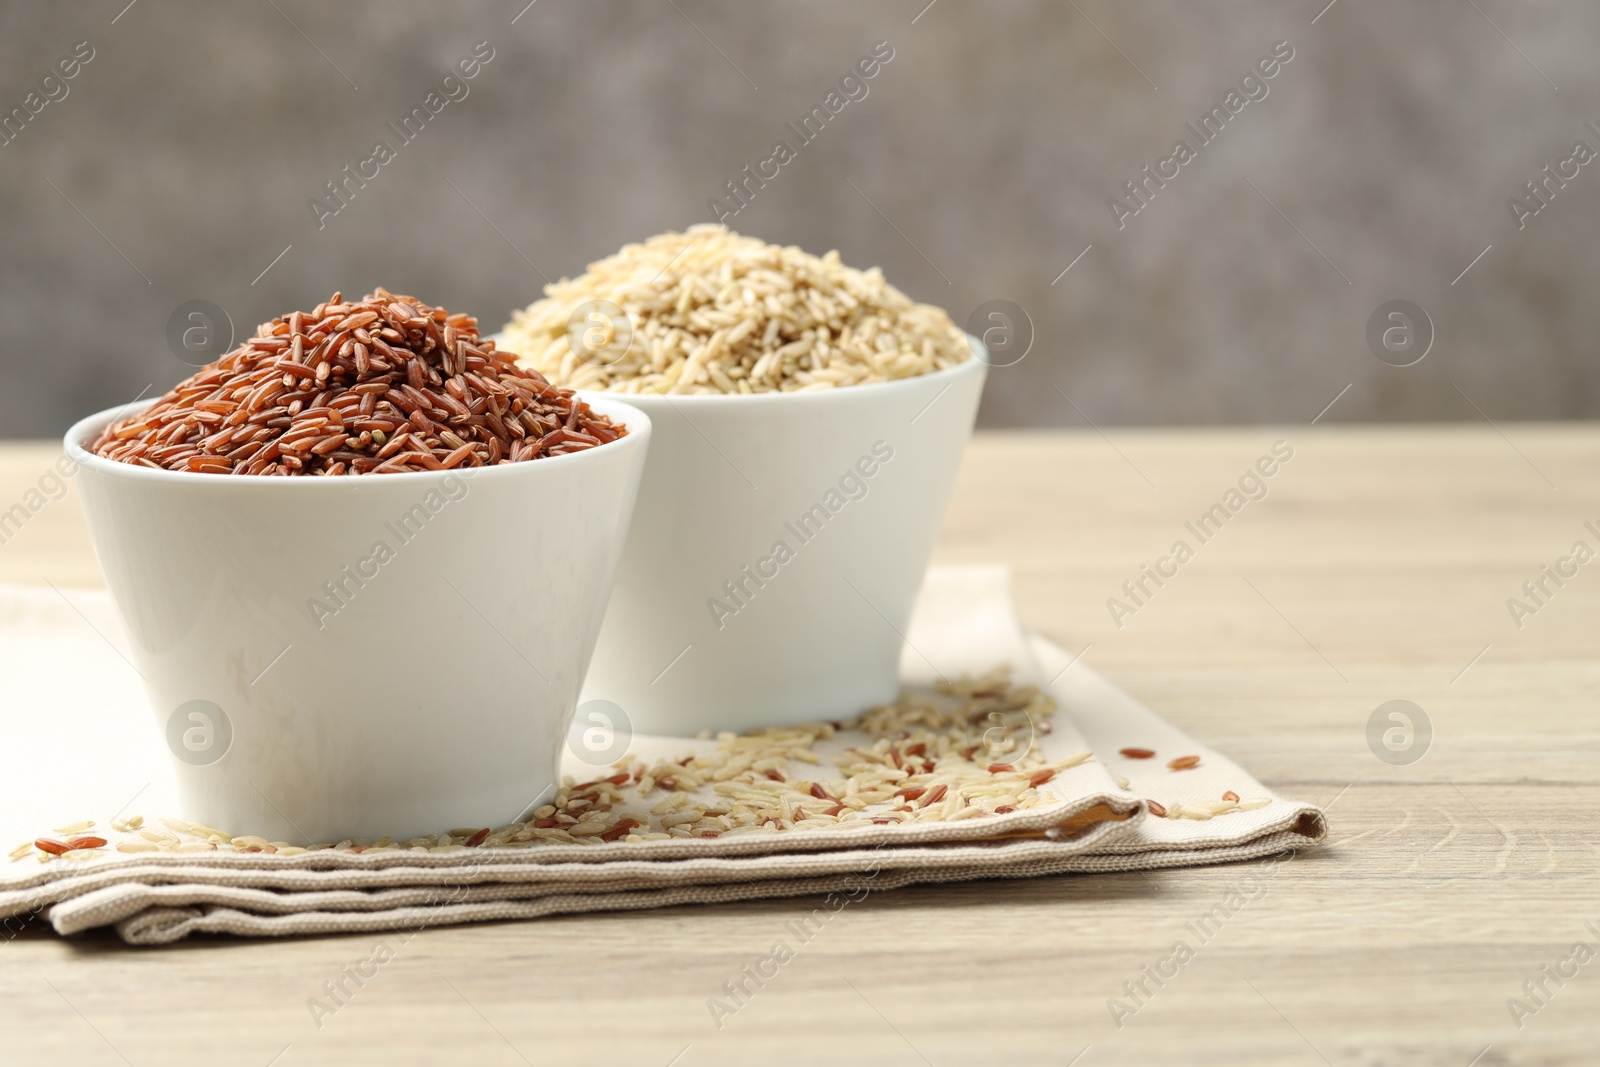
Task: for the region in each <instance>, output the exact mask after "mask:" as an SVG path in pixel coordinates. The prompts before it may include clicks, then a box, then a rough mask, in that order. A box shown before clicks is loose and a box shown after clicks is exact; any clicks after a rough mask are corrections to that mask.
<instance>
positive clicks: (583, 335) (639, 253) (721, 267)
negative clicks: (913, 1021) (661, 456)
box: [501, 225, 972, 394]
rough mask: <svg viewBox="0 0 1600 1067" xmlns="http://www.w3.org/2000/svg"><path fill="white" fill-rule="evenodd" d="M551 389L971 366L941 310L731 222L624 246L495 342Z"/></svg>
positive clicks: (716, 385)
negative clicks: (740, 230)
mask: <svg viewBox="0 0 1600 1067" xmlns="http://www.w3.org/2000/svg"><path fill="white" fill-rule="evenodd" d="M501 336H502V339H503V343H504V345H505V347H506V348H508V349H511V350H512V351H515V352H519V353H521V356H520V358H521V360H522V363H523V364H524V365H525V366H529V367H532V368H534V369H535V370H537V371H539V373H541V374H543V375H545V376H546V377H548V378H549V379H550V380H551V381H553V382H555V383H557V384H558V385H564V386H569V387H571V388H574V389H609V390H612V391H615V392H623V393H711V394H717V393H770V392H801V391H806V390H813V389H830V388H833V387H836V386H843V385H863V384H867V383H870V382H885V381H891V380H894V379H898V378H910V377H915V376H917V375H921V374H929V373H931V372H933V371H938V370H945V369H947V368H949V367H953V366H956V365H957V364H959V363H962V362H965V361H966V360H968V359H970V358H972V350H971V348H970V347H969V346H968V343H967V339H966V335H965V334H963V333H962V332H961V330H960V329H958V328H957V327H956V326H955V324H954V323H952V322H951V321H950V317H949V316H948V315H946V314H945V312H944V311H942V310H940V309H939V308H936V307H933V306H931V305H928V304H918V303H915V302H914V301H912V300H911V299H910V298H909V297H907V296H906V295H905V294H904V293H902V292H900V291H899V290H898V289H896V288H895V287H894V286H892V285H890V284H888V283H887V282H886V281H884V278H883V272H882V271H881V270H880V269H879V268H877V267H873V268H872V269H871V270H867V271H860V270H855V269H853V268H850V267H846V266H844V265H843V264H842V263H841V262H840V261H839V253H838V252H829V253H828V254H827V255H825V256H821V257H818V256H813V255H809V254H807V253H805V252H802V251H801V250H800V249H798V248H795V247H792V246H791V247H787V248H780V247H779V246H777V245H770V244H767V243H766V242H765V241H760V240H757V239H755V238H751V237H741V236H740V235H739V234H736V233H733V232H732V231H730V230H728V229H727V228H726V227H722V226H715V225H702V226H695V227H692V228H691V229H690V230H689V231H688V232H687V233H666V234H661V235H660V236H658V237H652V238H651V239H650V240H648V241H646V242H645V243H643V244H631V245H628V246H626V247H624V248H623V249H622V250H621V251H620V252H618V253H617V254H616V255H614V256H610V257H609V258H607V259H602V260H600V261H599V262H597V263H592V264H590V265H589V272H588V273H587V274H584V275H582V276H581V277H579V278H576V279H573V280H570V281H569V280H567V279H565V278H563V279H562V280H561V281H559V282H556V283H553V284H551V285H547V286H546V287H545V298H544V299H543V300H539V301H537V302H536V303H534V304H532V305H530V306H529V307H528V308H526V309H525V310H522V311H518V312H516V313H515V314H514V315H513V316H512V319H511V322H510V323H508V324H507V325H506V327H505V329H504V331H503V333H502V335H501Z"/></svg>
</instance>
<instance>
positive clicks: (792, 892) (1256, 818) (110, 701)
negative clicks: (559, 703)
mask: <svg viewBox="0 0 1600 1067" xmlns="http://www.w3.org/2000/svg"><path fill="white" fill-rule="evenodd" d="M121 640H122V639H121V634H120V627H119V626H118V624H117V621H116V618H115V615H114V613H113V612H112V611H111V609H110V606H109V602H108V600H107V598H106V596H105V594H104V593H102V592H98V591H94V592H72V593H65V592H62V591H57V590H54V589H45V590H34V589H22V588H11V589H0V715H3V716H4V717H5V723H6V725H7V728H8V734H9V735H11V736H12V737H14V738H16V739H18V742H19V745H18V752H19V753H20V754H21V755H18V754H14V755H13V756H12V757H11V758H9V759H8V761H7V766H6V770H5V779H6V781H7V783H8V784H7V787H6V792H7V794H11V793H13V792H14V791H15V793H16V796H15V797H12V796H8V797H7V798H6V799H7V803H6V804H5V805H4V811H3V812H0V833H3V832H5V831H10V833H11V836H10V838H4V837H0V843H3V842H5V841H7V840H10V841H19V842H26V841H29V840H31V839H33V838H34V837H37V836H39V835H40V834H41V833H44V834H52V829H53V828H54V827H59V826H62V825H63V824H64V823H65V822H66V821H67V820H71V819H81V818H84V817H86V816H87V815H90V814H94V813H99V817H98V818H97V823H96V827H95V829H93V830H91V831H88V832H91V833H95V834H98V835H100V836H103V837H105V838H107V839H109V840H110V842H111V846H112V847H111V848H107V849H104V850H97V852H96V853H95V854H94V855H90V856H88V857H86V858H84V859H81V860H80V859H74V858H68V859H52V860H49V861H48V862H43V863H41V862H38V861H37V858H36V857H37V853H34V852H31V851H30V850H26V849H24V850H22V856H21V858H20V859H18V860H15V861H13V862H12V863H11V864H10V866H9V867H8V868H0V918H4V919H5V921H6V928H7V929H8V930H12V929H15V928H16V927H17V926H18V925H19V924H20V923H23V922H26V921H27V916H29V915H30V914H34V913H37V914H38V915H40V916H41V917H42V918H44V919H45V920H47V921H48V922H49V923H50V924H51V926H52V927H53V928H54V929H55V930H56V931H57V932H59V933H62V934H71V933H75V932H77V931H80V930H85V929H90V928H93V927H97V926H104V925H114V926H115V927H116V929H117V931H118V933H119V934H120V935H121V936H122V937H123V939H125V940H126V941H128V942H130V943H134V944H161V943H166V942H170V941H175V940H178V939H181V938H183V937H185V936H187V935H188V934H190V933H194V932H210V933H231V934H235V935H240V936H277V935H285V934H313V933H339V932H353V931H371V930H396V929H401V930H404V929H415V928H418V927H422V926H428V925H438V924H447V923H458V922H472V921H480V920H491V919H525V918H536V917H539V916H544V915H553V914H562V913H571V912H584V911H604V910H623V909H639V908H653V907H661V906H666V905H673V904H685V903H710V902H717V901H733V900H748V899H756V898H765V897H774V898H775V897H790V896H810V895H822V896H823V897H824V907H826V908H830V909H833V910H837V909H838V908H839V907H842V906H844V903H846V902H850V901H854V900H859V899H860V897H861V896H862V895H864V894H866V893H869V892H873V891H876V890H883V889H892V888H897V887H899V886H904V885H912V884H919V883H934V882H952V881H962V880H970V879H981V878H1022V877H1032V876H1036V875H1045V874H1057V873H1064V872H1090V871H1107V870H1136V869H1145V868H1154V867H1172V866H1183V865H1193V864H1201V863H1215V862H1222V861H1226V860H1237V859H1246V858H1251V857H1256V856H1263V855H1268V854H1272V853H1276V852H1282V851H1285V850H1287V849H1292V848H1300V847H1304V846H1306V845H1310V844H1315V843H1318V842H1320V841H1321V840H1322V839H1323V837H1324V836H1325V832H1326V831H1325V826H1324V822H1323V818H1322V813H1321V812H1319V811H1318V810H1317V809H1315V808H1314V807H1311V806H1309V805H1305V804H1301V803H1296V802H1292V801H1287V800H1283V799H1281V798H1278V797H1275V796H1273V795H1272V794H1271V793H1269V792H1268V791H1267V790H1266V789H1265V788H1264V787H1262V786H1261V785H1260V784H1259V783H1257V782H1256V781H1255V780H1254V779H1253V778H1251V777H1250V776H1249V775H1248V774H1247V773H1246V772H1245V771H1243V770H1242V769H1241V768H1239V767H1237V766H1236V765H1235V764H1233V763H1232V762H1231V761H1229V760H1227V759H1226V757H1223V756H1221V755H1219V754H1217V753H1215V752H1213V751H1211V750H1209V749H1207V748H1205V747H1204V746H1202V745H1199V744H1198V743H1197V742H1195V741H1194V740H1192V739H1191V738H1189V737H1188V736H1187V735H1185V734H1183V733H1182V732H1181V731H1179V730H1177V729H1176V728H1174V727H1173V726H1171V725H1170V724H1168V723H1166V722H1165V721H1164V720H1162V719H1161V718H1160V717H1159V716H1157V715H1156V714H1154V713H1153V712H1151V711H1150V710H1149V709H1147V708H1145V707H1144V706H1143V705H1141V704H1139V703H1138V702H1137V701H1135V700H1134V699H1133V698H1131V697H1130V696H1128V695H1127V694H1126V693H1123V692H1122V691H1121V690H1119V689H1117V688H1116V687H1115V686H1113V685H1111V684H1110V683H1109V682H1107V681H1106V680H1105V679H1103V678H1101V677H1100V676H1099V675H1097V674H1095V673H1094V672H1093V671H1092V670H1090V669H1089V668H1088V667H1087V666H1085V665H1084V664H1082V663H1075V662H1073V660H1072V658H1071V657H1069V656H1068V655H1067V654H1066V653H1064V652H1063V651H1062V650H1060V649H1059V648H1057V647H1056V646H1054V645H1052V644H1051V643H1050V642H1048V641H1045V640H1043V639H1042V638H1038V637H1033V638H1030V637H1029V636H1028V635H1027V634H1026V633H1025V632H1024V631H1023V629H1022V628H1021V626H1020V624H1019V623H1018V621H1017V618H1016V614H1015V612H1014V610H1013V607H1012V603H1011V596H1010V579H1009V574H1008V572H1007V571H1006V569H1005V568H1001V567H968V568H936V569H934V570H933V571H931V572H930V574H929V577H928V581H927V583H926V585H925V586H924V589H923V592H922V596H921V598H920V601H919V604H918V608H917V613H916V617H915V618H914V620H913V623H912V626H911V629H910V633H909V637H908V640H907V642H906V648H905V652H904V661H903V676H904V679H905V681H906V684H907V686H908V688H909V689H911V690H918V689H920V688H921V687H924V686H928V685H931V684H932V683H936V682H939V681H955V680H956V679H958V678H960V677H961V676H963V675H966V676H976V675H984V674H987V673H988V672H991V671H992V670H993V669H994V668H996V667H998V666H1001V665H1004V666H1007V667H1009V668H1010V670H1011V672H1012V680H1013V682H1014V683H1017V684H1026V685H1036V686H1039V687H1041V688H1044V689H1046V690H1047V691H1048V692H1049V693H1051V694H1053V695H1054V696H1055V698H1056V700H1057V701H1058V702H1059V704H1060V710H1058V711H1057V713H1056V714H1055V716H1054V717H1053V718H1051V719H1049V720H1041V722H1040V725H1039V728H1038V730H1037V731H1036V732H1033V733H1032V736H1031V738H1029V739H1028V740H1029V741H1031V743H1032V745H1033V746H1034V748H1035V750H1036V751H1037V753H1038V754H1039V755H1040V756H1042V758H1043V760H1044V763H1045V764H1050V765H1058V766H1059V768H1060V769H1059V770H1057V772H1056V773H1055V775H1054V777H1053V778H1051V779H1050V780H1049V781H1047V782H1044V783H1042V784H1040V785H1039V786H1038V788H1037V793H1038V797H1039V799H1038V800H1037V801H1030V802H1029V803H1032V804H1034V806H1031V807H1018V808H1017V809H1016V810H1011V811H1002V812H999V813H988V812H983V813H979V812H967V814H968V815H974V816H977V817H964V816H963V817H960V818H952V819H950V820H944V819H940V820H939V821H911V822H905V823H898V822H896V823H883V824H880V823H876V822H872V821H868V820H866V819H864V818H863V819H862V820H861V821H860V822H858V823H856V824H852V825H850V826H846V825H844V824H840V825H825V826H819V827H817V828H813V827H811V826H807V824H806V823H805V822H800V823H796V824H795V825H794V828H793V829H785V830H782V831H776V830H774V831H771V832H741V833H730V834H729V835H727V836H723V837H718V838H700V837H693V838H673V839H671V840H639V841H629V840H618V841H614V842H609V843H593V844H563V843H557V842H550V841H543V840H533V841H517V842H514V845H515V847H509V846H508V847H499V848H470V849H469V848H456V847H454V846H451V847H450V850H448V851H425V850H401V851H373V852H364V853H356V852H352V851H349V850H347V849H346V850H335V849H326V850H320V851H312V852H306V853H302V854H299V855H293V856H278V855H264V854H257V853H244V852H230V851H206V852H203V853H173V852H139V853H122V852H117V851H113V850H112V849H113V848H114V847H115V846H116V845H117V844H118V842H119V841H123V840H134V839H138V835H137V834H131V833H114V832H111V831H109V830H107V829H106V826H107V825H108V824H109V823H110V821H111V819H112V818H113V817H115V816H122V817H124V818H125V817H127V816H129V815H132V814H133V813H135V812H145V813H149V815H150V818H149V821H148V822H147V826H151V827H158V826H159V825H160V824H159V823H157V822H156V820H155V818H154V815H155V814H157V813H165V812H172V811H173V810H174V805H173V802H172V790H171V783H170V777H169V775H168V773H167V770H166V754H165V753H164V752H163V751H161V749H160V742H159V739H157V738H155V737H154V736H153V735H154V734H155V730H153V729H152V726H153V717H152V716H151V714H150V712H149V711H148V709H147V707H146V706H145V704H144V700H143V695H142V691H141V690H140V687H139V679H138V677H137V675H136V674H135V672H134V671H133V668H132V666H131V664H130V663H128V662H127V660H126V659H125V657H124V655H123V652H122V650H121V647H120V642H121ZM871 741H872V738H870V737H867V736H866V735H864V734H861V733H859V732H857V731H842V732H839V733H837V734H835V735H834V736H831V737H825V738H822V739H820V740H818V741H817V742H816V743H815V745H814V748H813V751H814V753H815V756H816V758H817V759H818V761H819V762H818V764H816V765H815V766H812V765H801V766H798V767H795V768H792V769H791V770H792V773H791V774H790V777H791V778H794V779H797V780H798V779H805V780H814V781H816V782H819V783H820V782H824V781H828V780H831V779H838V778H842V777H844V775H843V774H842V772H840V771H839V770H838V769H837V768H836V767H834V766H833V761H834V760H835V759H838V758H841V757H843V756H844V754H845V751H846V749H847V748H849V747H850V746H860V747H867V746H869V745H870V743H871ZM715 748H716V742H713V741H693V740H687V741H686V740H683V739H675V738H659V737H636V738H634V739H633V743H632V746H631V749H630V752H631V754H632V755H634V756H637V757H640V758H643V759H644V760H646V761H647V762H654V761H655V760H656V759H658V758H664V759H666V758H670V759H675V758H677V757H679V756H686V755H688V754H690V753H693V752H697V751H698V752H707V751H710V750H713V749H715ZM1127 748H1138V749H1148V750H1152V751H1153V752H1154V753H1155V754H1156V755H1155V756H1154V757H1153V758H1146V759H1135V758H1129V757H1127V756H1124V755H1121V754H1120V752H1121V750H1123V749H1127ZM1086 751H1092V753H1093V757H1091V758H1081V759H1080V757H1081V754H1082V753H1084V752H1086ZM1179 756H1195V757H1198V764H1197V765H1196V766H1194V767H1193V768H1189V769H1183V770H1177V771H1175V770H1172V769H1169V767H1168V766H1167V763H1168V761H1169V760H1170V759H1172V758H1175V757H1179ZM568 762H569V766H568V767H567V768H564V769H565V770H566V771H567V773H569V774H571V775H573V776H574V778H577V779H579V780H589V779H593V778H596V777H597V776H603V775H604V774H605V773H606V772H604V771H597V770H596V769H595V768H593V767H590V766H587V765H584V764H582V763H579V762H577V761H576V760H573V759H570V758H569V761H568ZM141 782H142V783H144V784H142V785H141V784H140V783H141ZM1123 783H1126V785H1124V784H1123ZM622 789H623V792H624V793H629V791H630V790H633V789H634V784H633V783H632V782H629V783H627V784H626V785H624V786H623V787H622ZM1225 795H1231V796H1232V797H1234V798H1237V799H1238V800H1239V801H1240V802H1241V803H1240V804H1234V803H1232V802H1231V801H1228V800H1224V799H1223V797H1224V796H1225ZM710 796H711V794H710V793H709V792H705V793H700V794H696V799H701V800H708V799H709V798H710ZM130 797H132V799H131V800H130V799H129V798H130ZM661 797H662V794H661V793H660V792H659V791H657V792H655V793H653V794H651V795H650V796H647V797H637V796H633V795H631V794H630V795H628V796H626V797H625V799H624V800H623V801H622V802H621V804H620V806H619V807H618V809H617V810H618V811H622V812H628V811H634V812H637V814H638V815H639V817H640V821H642V822H645V823H648V822H649V819H650V815H649V809H650V807H651V806H652V804H654V803H656V802H658V801H659V800H660V799H661ZM962 799H963V800H964V799H965V798H962ZM1146 799H1149V800H1154V801H1156V802H1157V803H1158V804H1159V805H1161V806H1162V807H1164V808H1165V810H1166V813H1167V817H1165V818H1161V817H1156V816H1155V815H1152V814H1150V809H1148V808H1147V807H1146V804H1145V800H1146ZM119 801H120V806H119ZM896 803H904V804H905V806H906V807H909V806H910V804H909V802H899V801H897V802H896ZM943 804H944V807H945V808H946V809H948V810H950V811H955V810H957V809H959V808H960V806H961V805H960V804H958V803H956V798H954V797H952V798H947V799H946V800H945V801H943ZM1221 809H1226V810H1221ZM1247 809H1248V810H1247ZM901 810H904V809H903V808H902V809H901ZM880 813H881V814H882V815H883V816H884V818H886V819H887V818H891V817H892V818H899V817H902V816H899V815H893V816H891V815H890V814H889V807H888V806H887V805H877V806H874V807H873V808H872V809H871V810H869V811H868V812H867V813H866V814H880ZM903 817H906V818H912V816H903ZM816 821H817V822H820V821H821V820H816ZM179 825H182V824H179ZM222 829H224V830H227V831H229V832H231V833H235V834H248V833H249V832H250V828H248V827H225V828H222ZM444 829H445V828H441V832H443V831H444ZM758 829H759V828H758ZM52 836H61V835H60V834H52ZM224 848H226V845H224Z"/></svg>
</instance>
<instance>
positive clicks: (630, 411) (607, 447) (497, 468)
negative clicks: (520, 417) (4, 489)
mask: <svg viewBox="0 0 1600 1067" xmlns="http://www.w3.org/2000/svg"><path fill="white" fill-rule="evenodd" d="M160 399H161V398H160V397H152V398H151V399H149V400H136V401H133V402H132V403H128V404H119V405H117V406H115V407H110V408H106V409H105V410H104V411H97V412H95V413H94V414H93V415H89V416H86V417H85V418H82V419H79V420H78V421H77V422H75V423H73V424H72V426H71V427H70V428H69V429H68V430H67V432H66V434H65V435H64V436H63V437H62V444H63V446H64V448H65V450H66V454H67V457H68V458H69V459H70V460H71V461H72V462H73V463H75V464H76V465H77V466H78V467H80V468H84V467H86V468H88V469H89V470H92V471H97V472H99V473H103V474H107V475H110V476H112V477H122V478H131V479H135V480H138V479H144V480H149V481H156V482H160V481H169V482H170V481H172V480H173V479H179V481H178V482H173V484H182V483H184V482H187V483H189V484H191V485H198V484H202V483H204V484H208V485H217V486H250V485H273V484H279V485H283V484H287V485H295V484H301V483H304V484H306V485H344V486H350V485H356V486H371V487H377V486H382V485H391V484H392V485H410V486H420V485H426V484H430V483H433V484H439V483H442V482H443V481H444V479H446V478H448V477H450V476H452V475H454V476H455V477H457V478H471V479H477V478H483V477H488V478H507V477H511V478H515V477H527V476H528V475H526V474H525V473H522V472H523V471H524V470H525V469H526V470H549V469H551V468H550V467H548V466H546V465H547V464H565V465H566V466H567V467H571V466H573V465H574V463H575V462H576V463H585V462H594V461H595V455H594V454H595V453H597V452H603V453H607V454H616V453H618V452H621V451H623V450H624V449H626V448H643V447H646V445H647V444H648V442H649V440H650V432H651V421H650V416H649V414H647V413H646V412H644V411H643V410H641V409H640V408H638V407H636V406H635V405H632V404H629V403H628V402H627V401H626V400H624V399H622V398H620V397H618V396H616V395H615V394H611V393H606V394H596V395H590V394H585V395H584V396H583V400H584V402H585V403H587V404H588V405H589V406H590V407H592V408H594V409H595V410H596V411H597V412H599V413H600V414H602V415H605V416H607V417H608V418H610V419H612V420H613V421H618V420H620V421H621V422H622V424H623V425H624V426H625V427H626V428H627V430H628V432H627V434H626V435H624V436H622V437H619V438H617V439H616V440H615V441H607V442H606V443H605V444H601V445H596V446H595V447H593V448H586V449H584V450H583V451H581V452H568V453H566V454H565V455H560V456H545V457H544V458H542V459H530V460H524V461H522V462H520V463H498V464H496V465H494V466H492V467H452V468H450V469H449V470H442V471H403V472H401V473H398V474H385V475H382V476H381V477H375V478H368V477H364V476H360V475H338V476H336V477H332V478H304V477H302V478H270V477H264V476H262V475H245V476H239V477H235V476H233V475H231V474H205V473H201V472H199V471H173V470H167V469H165V468H161V469H157V468H155V467H144V466H139V465H137V464H133V463H123V462H121V461H119V460H114V459H106V458H105V457H103V456H98V455H96V454H94V453H93V452H90V451H89V450H88V448H87V447H85V445H86V443H87V442H88V441H90V440H92V439H93V437H94V436H95V435H98V434H99V432H100V431H101V430H103V429H105V427H106V426H107V425H109V424H110V423H111V422H113V421H114V420H116V419H120V418H124V417H125V416H128V415H132V414H135V413H136V412H139V411H143V410H144V409H146V408H148V407H150V406H151V405H152V404H155V403H156V402H157V401H159V400H160ZM74 473H76V472H74ZM268 491H269V492H284V491H286V490H268ZM287 491H292V490H287ZM311 491H312V492H332V491H333V490H329V489H321V490H311Z"/></svg>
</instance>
